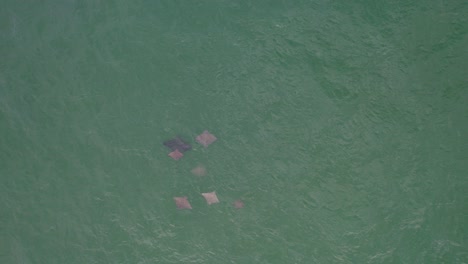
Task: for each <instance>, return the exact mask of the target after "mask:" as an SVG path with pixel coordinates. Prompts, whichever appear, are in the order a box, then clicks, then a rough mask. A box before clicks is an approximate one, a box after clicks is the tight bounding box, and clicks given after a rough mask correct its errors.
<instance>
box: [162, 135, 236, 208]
mask: <svg viewBox="0 0 468 264" xmlns="http://www.w3.org/2000/svg"><path fill="white" fill-rule="evenodd" d="M196 140H197V142H198V143H200V144H201V145H203V146H204V147H205V148H207V147H208V146H209V145H210V144H211V143H213V142H215V141H216V140H217V138H216V137H215V136H214V135H213V134H211V133H210V132H208V131H207V130H205V131H203V133H201V134H200V135H198V136H197V137H196ZM164 146H166V147H168V148H170V149H171V150H172V152H171V153H169V155H168V156H169V157H171V158H173V159H174V160H179V159H181V158H182V157H183V156H184V152H186V151H187V150H190V149H192V146H190V145H189V144H188V143H186V142H185V141H183V140H182V139H181V138H180V137H175V138H173V139H171V140H167V141H165V142H164ZM192 173H193V174H195V175H198V176H203V175H205V174H206V169H205V168H204V167H203V166H198V167H196V168H194V169H193V170H192ZM202 195H203V197H204V198H205V200H206V203H207V204H208V205H211V204H215V203H219V199H218V196H217V195H216V192H215V191H213V192H207V193H202ZM174 201H175V203H176V206H177V208H179V209H192V205H191V204H190V202H189V200H188V198H187V196H179V197H174ZM233 206H234V207H235V208H238V209H239V208H242V207H244V202H243V201H242V200H236V201H235V202H234V204H233Z"/></svg>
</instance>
